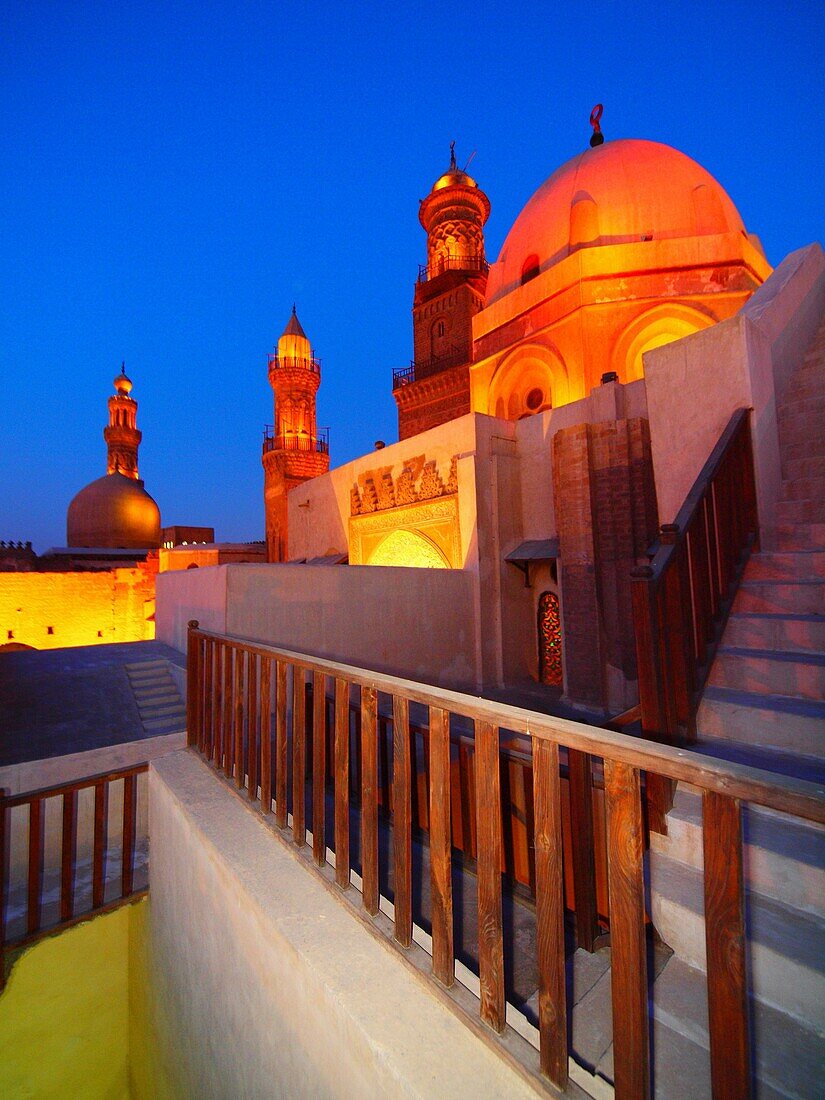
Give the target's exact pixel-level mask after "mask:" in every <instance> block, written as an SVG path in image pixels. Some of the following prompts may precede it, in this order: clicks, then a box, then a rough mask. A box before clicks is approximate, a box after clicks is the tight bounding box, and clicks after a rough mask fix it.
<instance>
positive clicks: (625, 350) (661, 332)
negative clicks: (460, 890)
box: [612, 302, 717, 382]
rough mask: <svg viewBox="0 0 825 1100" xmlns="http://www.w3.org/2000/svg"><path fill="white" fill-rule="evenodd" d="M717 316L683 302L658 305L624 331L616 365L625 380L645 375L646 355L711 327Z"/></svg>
mask: <svg viewBox="0 0 825 1100" xmlns="http://www.w3.org/2000/svg"><path fill="white" fill-rule="evenodd" d="M716 321H717V318H716V317H715V316H714V315H713V314H712V313H711V312H710V311H709V310H702V309H698V308H697V307H696V306H688V305H683V304H682V303H681V302H667V303H662V305H658V306H654V307H653V308H652V309H649V310H647V311H646V312H645V313H643V314H642V315H641V316H640V317H637V318H635V320H633V321H631V322H630V324H629V325H628V326H627V328H625V330H624V331H623V332H622V333H621V335H620V336H619V338H618V340H617V341H616V343H615V345H614V348H613V359H612V362H613V367H612V369H613V370H614V371H616V373H617V374H618V376H619V380H620V381H622V382H635V381H636V380H637V379H638V378H643V377H644V363H643V360H642V356H643V355H644V354H645V352H647V351H653V349H654V348H660V347H663V346H664V345H665V344H670V343H672V342H673V341H674V340H681V339H682V337H683V336H691V335H692V334H693V333H694V332H701V331H702V329H706V328H710V326H711V325H714V324H716Z"/></svg>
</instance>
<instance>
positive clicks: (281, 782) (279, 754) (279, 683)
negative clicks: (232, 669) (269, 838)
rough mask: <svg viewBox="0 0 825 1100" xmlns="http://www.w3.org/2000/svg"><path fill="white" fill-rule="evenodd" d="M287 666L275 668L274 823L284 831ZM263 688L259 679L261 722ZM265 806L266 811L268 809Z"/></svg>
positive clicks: (268, 703) (268, 705)
mask: <svg viewBox="0 0 825 1100" xmlns="http://www.w3.org/2000/svg"><path fill="white" fill-rule="evenodd" d="M270 694H271V693H270V680H269V676H268V677H267V681H266V711H267V729H268V730H269V728H270V721H271V719H270V718H269V715H270V714H271V711H272V707H271V699H270ZM286 696H287V664H286V661H277V662H276V666H275V821H276V822H277V823H278V825H279V826H280V828H282V829H285V828H286V823H287V804H286V792H287V756H288V750H289V744H288V738H287V728H286V704H287V697H286ZM263 706H264V687H263V676H262V677H261V720H262V721H263ZM271 767H272V765H271V763H270V779H269V783H268V786H269V788H270V790H271V783H272V779H271V775H272V771H271ZM270 805H271V804H268V805H267V810H269V809H270Z"/></svg>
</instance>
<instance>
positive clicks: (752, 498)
mask: <svg viewBox="0 0 825 1100" xmlns="http://www.w3.org/2000/svg"><path fill="white" fill-rule="evenodd" d="M744 437H745V442H744V447H745V459H744V462H745V500H746V505H747V513H746V514H747V525H748V534H749V535H751V534H752V535H753V536H754V542H753V547H752V550H753V553H756V552H758V550H759V546H760V537H759V509H758V507H757V500H756V477H755V475H754V469H753V436H752V433H751V421H750V415H748V417H747V418H746V420H745V431H744Z"/></svg>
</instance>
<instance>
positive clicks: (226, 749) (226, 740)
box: [221, 645, 235, 779]
mask: <svg viewBox="0 0 825 1100" xmlns="http://www.w3.org/2000/svg"><path fill="white" fill-rule="evenodd" d="M234 657H235V650H234V648H233V647H232V646H229V645H228V646H226V648H225V650H224V656H223V732H222V733H221V745H222V747H223V773H224V775H225V776H226V778H227V779H231V778H232V756H233V749H234V746H235V739H234V737H233V736H232V719H233V718H234V717H235V714H234V710H235V708H234V704H233V699H232V661H233V658H234Z"/></svg>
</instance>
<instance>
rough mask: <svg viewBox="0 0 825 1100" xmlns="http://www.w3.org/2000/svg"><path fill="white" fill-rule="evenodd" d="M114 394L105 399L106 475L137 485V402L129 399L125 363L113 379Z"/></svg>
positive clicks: (128, 384)
mask: <svg viewBox="0 0 825 1100" xmlns="http://www.w3.org/2000/svg"><path fill="white" fill-rule="evenodd" d="M115 390H116V391H117V392H116V393H115V394H114V396H112V397H110V398H109V423H108V424H107V426H106V427H105V428H104V429H103V438H104V439H105V440H106V446H107V448H108V452H109V453H108V458H107V461H106V473H107V474H123V476H124V477H131V478H134V480H135V481H137V480H139V478H138V447H139V446H140V441H141V439H142V435H141V433H140V432H139V431H138V430H137V401H135V399H134V397H130V396H129V395H130V394H131V392H132V381H131V379H130V378H127V376H126V364H125V363H122V364H121V367H120V374H119V375H118V376H117V377H116V378H115Z"/></svg>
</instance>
